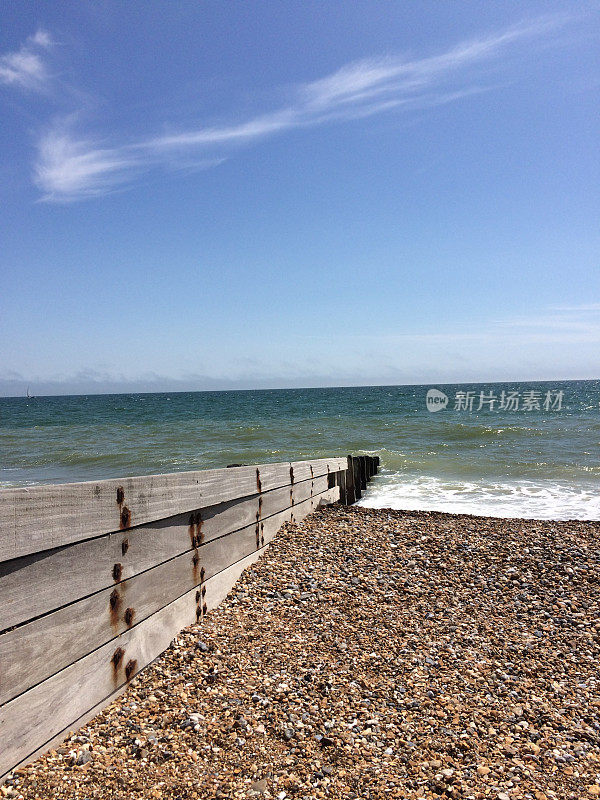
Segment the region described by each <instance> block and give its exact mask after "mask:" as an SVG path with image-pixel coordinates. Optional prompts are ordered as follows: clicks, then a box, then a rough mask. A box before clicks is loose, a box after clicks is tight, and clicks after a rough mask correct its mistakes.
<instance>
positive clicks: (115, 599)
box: [108, 589, 121, 611]
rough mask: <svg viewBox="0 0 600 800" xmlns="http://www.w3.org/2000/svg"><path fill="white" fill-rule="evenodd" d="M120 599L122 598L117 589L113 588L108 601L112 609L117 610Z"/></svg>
mask: <svg viewBox="0 0 600 800" xmlns="http://www.w3.org/2000/svg"><path fill="white" fill-rule="evenodd" d="M120 599H121V598H120V597H119V593H118V592H117V590H116V589H113V590H112V593H111V595H110V598H109V601H108V602H109V603H110V607H111V610H112V611H115V610H116V609H117V608H118V606H119V601H120Z"/></svg>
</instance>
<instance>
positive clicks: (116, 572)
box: [112, 564, 123, 581]
mask: <svg viewBox="0 0 600 800" xmlns="http://www.w3.org/2000/svg"><path fill="white" fill-rule="evenodd" d="M122 574H123V567H122V566H121V564H115V565H114V567H113V571H112V576H113V580H114V581H120V580H121V575H122Z"/></svg>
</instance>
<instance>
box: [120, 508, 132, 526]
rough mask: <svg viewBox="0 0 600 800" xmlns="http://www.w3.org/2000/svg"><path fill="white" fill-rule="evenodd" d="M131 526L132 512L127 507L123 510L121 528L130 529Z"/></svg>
mask: <svg viewBox="0 0 600 800" xmlns="http://www.w3.org/2000/svg"><path fill="white" fill-rule="evenodd" d="M130 525H131V511H130V510H129V509H128V508H127V506H123V508H122V509H121V528H129V526H130Z"/></svg>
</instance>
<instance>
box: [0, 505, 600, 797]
mask: <svg viewBox="0 0 600 800" xmlns="http://www.w3.org/2000/svg"><path fill="white" fill-rule="evenodd" d="M599 568H600V523H598V522H581V521H572V522H553V521H537V520H519V519H493V518H488V517H474V516H467V515H451V514H441V513H437V512H403V511H390V510H386V509H377V510H372V509H365V508H355V507H351V508H344V507H341V506H335V507H329V508H325V509H322V510H320V511H317V512H315V513H314V514H312V515H311V516H310V517H308V518H307V519H306V520H304V521H303V522H302V523H301V524H299V525H287V526H285V527H284V528H283V529H282V531H281V532H280V534H279V535H278V536H277V538H276V539H275V541H274V542H273V543H272V544H271V545H270V546H269V548H268V550H267V551H266V553H265V554H264V555H263V557H262V558H261V559H260V560H259V561H258V562H257V563H256V564H255V565H253V566H252V567H251V568H250V569H248V570H247V571H246V572H245V573H244V574H243V576H242V577H241V578H240V580H239V581H238V582H237V584H236V585H235V587H234V588H233V590H232V591H231V593H230V595H229V596H228V597H227V599H226V600H225V601H224V602H223V603H222V605H221V606H220V607H219V608H218V609H215V610H214V611H212V612H210V613H209V614H208V615H207V616H206V618H205V619H203V620H202V621H201V623H200V624H199V625H194V626H191V627H190V628H188V629H186V630H185V631H183V632H182V633H181V634H180V635H179V636H177V637H176V639H175V640H174V642H173V643H172V645H171V647H170V648H169V649H168V650H167V651H166V652H165V653H163V655H162V656H161V657H160V658H159V659H157V660H156V661H155V662H154V663H153V664H152V665H151V666H150V667H149V668H148V669H147V670H145V671H144V672H142V673H141V674H140V675H139V676H137V677H136V678H135V679H134V680H133V681H132V683H131V685H130V687H129V688H128V690H127V691H126V692H125V693H124V694H123V695H122V696H121V697H120V698H118V699H117V700H116V701H114V702H113V703H112V704H111V705H110V706H108V707H107V708H106V709H104V711H102V712H101V713H100V714H99V715H98V716H97V717H96V718H95V719H94V720H93V721H92V722H91V723H89V724H88V725H86V726H85V727H84V728H82V729H81V730H80V731H78V732H77V733H76V735H74V736H72V737H71V738H70V739H68V740H67V741H66V742H64V743H62V744H61V746H60V747H58V748H57V749H55V750H53V751H51V752H50V753H48V754H46V755H44V756H43V757H41V758H39V759H38V760H36V761H35V762H34V763H32V764H30V765H28V766H25V767H22V768H20V769H18V770H15V772H14V773H13V774H12V776H10V777H9V781H7V784H6V785H5V787H3V791H2V794H3V795H4V796H14V797H22V798H23V800H47V799H48V798H52V800H84V798H88V799H89V800H100V799H102V800H141V798H144V799H146V798H149V799H152V798H158V799H162V798H164V800H167V798H169V800H175V799H178V800H212V799H213V798H215V799H216V798H223V799H224V798H248V797H253V796H254V797H256V796H260V797H264V798H266V800H274V798H281V800H285V798H291V800H321V799H322V798H323V799H325V798H326V799H327V800H348V799H349V798H356V799H358V798H360V800H379V799H381V800H383V799H384V798H394V799H395V800H417V799H423V800H433V798H437V799H438V800H439V798H447V799H448V798H456V799H458V798H463V799H464V800H506V799H507V798H508V800H582V799H583V798H592V797H600V693H599V685H600V671H599V668H598V665H599V664H600V615H599V611H600V580H599V579H600V574H599V572H600V570H599ZM307 593H309V594H310V597H308V596H307ZM84 754H85V755H84ZM80 758H82V759H85V761H86V762H87V763H85V762H83V763H80ZM9 791H10V793H11V794H8V792H9ZM13 793H14V794H13Z"/></svg>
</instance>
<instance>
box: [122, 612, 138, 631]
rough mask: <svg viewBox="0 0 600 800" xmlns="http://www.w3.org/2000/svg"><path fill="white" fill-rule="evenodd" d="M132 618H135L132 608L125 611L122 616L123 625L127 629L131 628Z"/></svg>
mask: <svg viewBox="0 0 600 800" xmlns="http://www.w3.org/2000/svg"><path fill="white" fill-rule="evenodd" d="M134 616H135V610H134V609H133V608H126V609H125V614H124V615H123V619H124V620H125V624H126V625H127V627H128V628H130V627H131V625H132V623H133V618H134Z"/></svg>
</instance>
